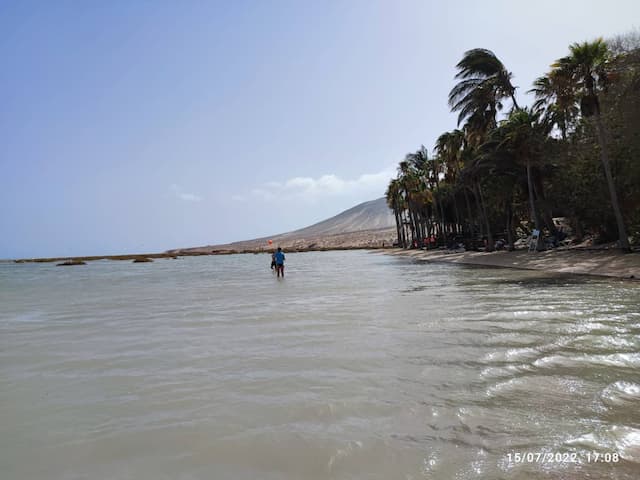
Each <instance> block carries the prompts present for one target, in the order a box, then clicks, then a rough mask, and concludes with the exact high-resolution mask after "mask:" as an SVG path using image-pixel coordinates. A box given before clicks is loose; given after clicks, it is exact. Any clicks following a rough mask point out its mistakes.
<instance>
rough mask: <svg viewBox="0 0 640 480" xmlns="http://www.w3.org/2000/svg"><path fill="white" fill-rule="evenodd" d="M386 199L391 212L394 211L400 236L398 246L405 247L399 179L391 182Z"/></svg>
mask: <svg viewBox="0 0 640 480" xmlns="http://www.w3.org/2000/svg"><path fill="white" fill-rule="evenodd" d="M385 197H386V198H387V205H388V206H389V208H390V209H391V210H393V216H394V217H395V219H396V232H397V234H398V245H402V246H404V242H403V239H402V219H401V207H402V198H401V195H400V183H399V182H398V180H397V179H395V178H394V179H392V180H391V182H389V186H388V187H387V191H386V192H385Z"/></svg>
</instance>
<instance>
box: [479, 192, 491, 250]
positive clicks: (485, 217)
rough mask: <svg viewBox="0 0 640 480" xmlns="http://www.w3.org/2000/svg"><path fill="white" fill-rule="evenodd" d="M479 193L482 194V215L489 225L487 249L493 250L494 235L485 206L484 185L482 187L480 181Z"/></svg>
mask: <svg viewBox="0 0 640 480" xmlns="http://www.w3.org/2000/svg"><path fill="white" fill-rule="evenodd" d="M478 194H479V196H480V205H481V206H482V216H483V217H484V222H485V224H486V226H487V246H486V248H485V251H487V252H493V235H492V234H491V225H490V224H489V216H488V215H487V209H486V208H485V206H484V198H483V196H482V187H480V183H478Z"/></svg>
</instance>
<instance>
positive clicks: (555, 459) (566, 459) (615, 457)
mask: <svg viewBox="0 0 640 480" xmlns="http://www.w3.org/2000/svg"><path fill="white" fill-rule="evenodd" d="M507 460H508V461H509V463H617V462H619V461H620V455H619V454H618V453H616V452H606V453H600V452H583V453H580V454H579V453H577V452H571V453H570V452H509V453H507Z"/></svg>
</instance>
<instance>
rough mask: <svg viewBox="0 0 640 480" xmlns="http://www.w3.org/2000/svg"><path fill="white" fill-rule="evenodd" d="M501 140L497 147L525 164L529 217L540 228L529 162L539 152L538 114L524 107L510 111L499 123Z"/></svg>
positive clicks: (539, 131)
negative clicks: (507, 116) (506, 150)
mask: <svg viewBox="0 0 640 480" xmlns="http://www.w3.org/2000/svg"><path fill="white" fill-rule="evenodd" d="M499 130H500V136H501V142H500V144H499V145H498V146H497V149H498V150H500V149H508V150H509V151H510V152H512V154H513V156H514V157H515V159H517V160H519V161H521V162H523V163H524V164H525V169H526V172H527V190H528V195H529V208H530V209H531V218H532V219H533V222H534V225H535V228H536V229H538V230H539V229H540V227H541V224H540V218H539V216H538V211H537V209H536V205H535V199H534V187H533V180H532V174H531V164H532V163H533V162H535V160H536V159H537V157H538V156H539V154H540V149H541V146H542V141H543V139H544V131H543V130H542V128H541V126H540V125H539V124H538V115H537V114H535V113H532V112H531V111H530V110H529V109H527V108H524V109H520V110H515V111H513V112H511V115H509V118H508V119H507V120H505V121H504V122H502V124H501V125H500V128H499Z"/></svg>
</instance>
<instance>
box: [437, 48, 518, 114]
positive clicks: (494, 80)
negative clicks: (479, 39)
mask: <svg viewBox="0 0 640 480" xmlns="http://www.w3.org/2000/svg"><path fill="white" fill-rule="evenodd" d="M456 68H457V69H458V73H457V74H456V76H455V78H457V79H459V80H460V82H458V83H457V84H456V85H455V86H454V87H453V88H452V89H451V92H450V93H449V105H450V106H451V110H452V111H460V114H459V116H458V125H460V123H462V121H463V120H464V119H465V118H468V117H470V116H472V115H474V114H475V115H476V116H477V114H478V112H491V113H492V114H493V116H494V118H495V112H496V111H497V110H499V109H500V108H501V107H502V105H501V104H500V101H501V100H502V99H503V98H511V99H512V101H513V104H514V107H515V108H518V104H517V102H516V100H515V96H514V94H515V90H516V89H515V87H514V86H513V85H512V84H511V77H512V74H511V72H509V71H508V70H507V69H506V67H505V66H504V64H503V63H502V62H501V61H500V60H499V59H498V57H496V55H495V54H494V53H493V52H492V51H490V50H487V49H484V48H475V49H473V50H468V51H467V52H465V54H464V56H463V57H462V60H460V62H458V64H457V65H456Z"/></svg>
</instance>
